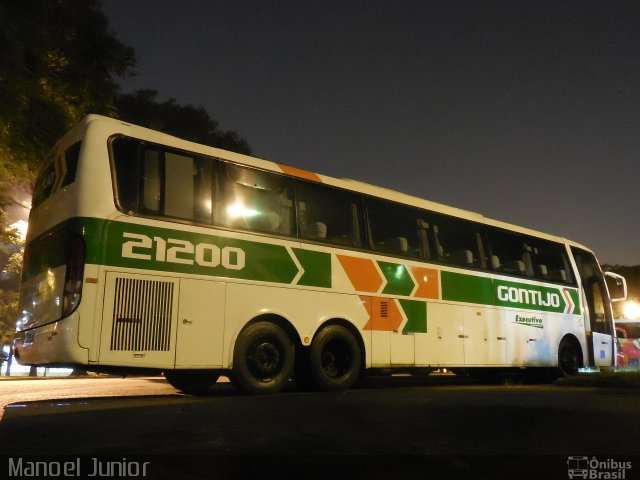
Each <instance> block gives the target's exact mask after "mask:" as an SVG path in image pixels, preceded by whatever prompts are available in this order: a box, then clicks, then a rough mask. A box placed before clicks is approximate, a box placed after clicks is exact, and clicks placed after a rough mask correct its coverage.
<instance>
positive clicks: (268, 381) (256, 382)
mask: <svg viewBox="0 0 640 480" xmlns="http://www.w3.org/2000/svg"><path fill="white" fill-rule="evenodd" d="M294 363H295V346H294V344H293V341H292V340H291V338H290V337H289V335H287V333H286V332H285V331H284V330H283V329H282V328H280V327H279V326H278V325H276V324H274V323H271V322H259V323H254V324H253V325H249V326H248V327H247V328H246V329H244V330H243V331H242V332H241V333H240V336H239V337H238V340H237V341H236V346H235V349H234V353H233V370H232V380H233V383H234V385H235V386H237V387H238V388H239V389H240V390H242V391H244V392H246V393H250V394H254V395H260V394H269V393H276V392H279V391H280V390H282V388H284V386H285V385H286V384H287V382H288V381H289V378H291V376H292V375H293V366H294Z"/></svg>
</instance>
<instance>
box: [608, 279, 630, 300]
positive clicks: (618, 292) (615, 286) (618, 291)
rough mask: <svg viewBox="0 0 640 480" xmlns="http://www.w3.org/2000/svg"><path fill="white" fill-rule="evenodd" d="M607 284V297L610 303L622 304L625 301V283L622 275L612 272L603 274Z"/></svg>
mask: <svg viewBox="0 0 640 480" xmlns="http://www.w3.org/2000/svg"><path fill="white" fill-rule="evenodd" d="M604 279H605V281H606V282H607V289H608V290H609V297H610V298H611V301H612V302H624V301H625V300H626V299H627V281H626V280H625V278H624V277H623V276H622V275H618V274H617V273H613V272H604Z"/></svg>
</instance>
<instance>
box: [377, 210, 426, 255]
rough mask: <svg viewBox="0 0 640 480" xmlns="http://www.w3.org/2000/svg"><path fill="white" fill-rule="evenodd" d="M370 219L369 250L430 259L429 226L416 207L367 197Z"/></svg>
mask: <svg viewBox="0 0 640 480" xmlns="http://www.w3.org/2000/svg"><path fill="white" fill-rule="evenodd" d="M366 204H367V219H368V224H367V225H368V233H369V243H370V245H369V246H370V248H372V249H373V250H376V251H380V252H385V253H390V254H392V255H401V256H406V257H414V258H415V257H419V258H425V259H426V258H429V246H428V243H427V230H428V228H429V224H428V223H427V222H425V221H423V220H422V219H421V218H420V216H421V214H422V212H421V211H420V210H417V209H415V208H411V207H406V206H403V205H398V204H395V203H392V202H386V201H383V200H378V199H373V198H368V199H367V201H366Z"/></svg>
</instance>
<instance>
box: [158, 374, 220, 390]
mask: <svg viewBox="0 0 640 480" xmlns="http://www.w3.org/2000/svg"><path fill="white" fill-rule="evenodd" d="M164 378H166V380H167V382H169V384H170V385H171V386H172V387H174V388H175V389H177V390H180V391H181V392H183V393H188V394H190V395H202V394H203V393H205V392H206V391H207V390H208V389H209V388H211V387H212V386H213V385H214V384H215V383H216V382H217V381H218V378H220V374H219V373H218V372H216V371H213V370H167V371H166V372H164Z"/></svg>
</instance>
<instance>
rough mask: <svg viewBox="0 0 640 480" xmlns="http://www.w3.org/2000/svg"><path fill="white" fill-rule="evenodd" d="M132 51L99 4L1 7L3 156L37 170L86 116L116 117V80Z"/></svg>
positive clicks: (28, 0)
mask: <svg viewBox="0 0 640 480" xmlns="http://www.w3.org/2000/svg"><path fill="white" fill-rule="evenodd" d="M134 64H135V56H134V51H133V49H132V48H130V47H128V46H125V45H123V44H122V43H120V42H119V41H118V40H117V39H116V38H115V37H114V36H113V35H112V34H111V33H110V32H109V30H108V21H107V18H106V16H105V15H104V13H103V12H102V10H101V7H100V3H99V2H98V1H97V0H48V1H46V2H41V1H36V0H22V1H19V2H16V1H10V0H2V1H1V2H0V155H1V156H2V159H3V161H4V162H9V163H13V164H20V165H23V166H25V165H26V166H27V167H29V169H30V170H31V171H33V170H34V169H35V168H37V166H38V164H39V163H40V162H41V161H42V160H43V159H44V156H45V154H46V152H47V151H48V150H49V149H50V148H51V146H52V145H53V143H54V142H55V141H56V140H57V139H58V138H59V137H60V136H61V135H62V134H63V133H64V132H65V131H66V130H67V129H69V128H70V127H71V126H72V125H73V124H74V123H76V122H77V121H78V120H79V119H80V118H82V117H83V116H84V115H85V114H87V113H91V112H93V113H104V114H113V106H112V104H113V98H114V96H115V95H116V93H117V92H118V88H119V87H118V84H117V82H116V80H115V78H114V77H120V76H123V75H126V74H128V73H131V72H132V68H133V66H134Z"/></svg>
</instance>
